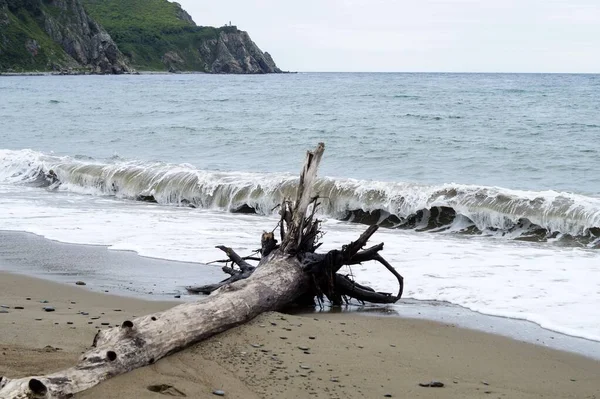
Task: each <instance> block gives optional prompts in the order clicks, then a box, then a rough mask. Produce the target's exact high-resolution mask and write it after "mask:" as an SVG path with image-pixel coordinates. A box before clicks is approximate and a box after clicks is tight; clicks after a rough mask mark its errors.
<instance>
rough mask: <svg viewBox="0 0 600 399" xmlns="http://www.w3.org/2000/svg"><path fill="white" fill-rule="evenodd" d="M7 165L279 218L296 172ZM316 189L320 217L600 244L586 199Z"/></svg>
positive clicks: (386, 188) (88, 162)
mask: <svg viewBox="0 0 600 399" xmlns="http://www.w3.org/2000/svg"><path fill="white" fill-rule="evenodd" d="M0 167H1V169H0V182H4V183H11V184H34V185H37V186H48V187H51V188H53V189H58V190H68V191H73V192H78V193H83V194H91V195H109V196H115V197H118V198H126V199H133V200H142V201H150V202H156V203H158V204H165V205H166V204H170V205H179V206H191V207H197V208H204V209H220V210H226V211H230V212H243V213H258V214H271V213H272V212H274V209H275V208H276V206H277V205H278V204H279V203H280V202H281V200H282V199H283V198H292V197H293V196H294V195H295V189H296V185H297V178H296V177H295V176H292V175H289V174H259V173H245V172H215V171H205V170H198V169H196V168H194V167H193V166H192V165H187V164H180V165H174V164H167V163H162V162H154V163H151V162H141V161H124V160H122V159H120V158H114V159H111V160H109V161H104V162H99V161H94V160H92V159H89V158H84V157H81V156H77V157H75V158H72V157H57V156H52V155H46V154H42V153H39V152H35V151H31V150H22V151H8V150H0ZM51 171H52V172H51ZM52 173H54V174H55V175H56V179H54V178H52V177H51V175H52ZM316 192H317V193H318V194H319V196H321V197H322V200H321V204H322V205H321V213H322V214H324V215H325V216H328V217H333V218H336V219H340V220H347V221H353V222H360V223H367V224H372V223H379V224H381V225H383V226H385V227H390V228H405V229H407V228H408V229H414V230H417V231H432V232H435V231H451V232H461V233H467V234H488V235H494V236H498V237H504V238H510V239H522V240H534V241H560V242H568V243H573V244H577V245H585V246H589V247H595V248H598V247H600V199H598V198H593V197H587V196H583V195H577V194H571V193H559V192H555V191H544V192H536V191H518V190H509V189H503V188H498V187H485V186H473V185H460V184H443V185H420V184H414V183H398V182H377V181H364V180H355V179H334V178H328V177H325V178H320V179H318V181H317V182H316Z"/></svg>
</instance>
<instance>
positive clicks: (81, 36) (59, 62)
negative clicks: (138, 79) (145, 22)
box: [0, 0, 129, 73]
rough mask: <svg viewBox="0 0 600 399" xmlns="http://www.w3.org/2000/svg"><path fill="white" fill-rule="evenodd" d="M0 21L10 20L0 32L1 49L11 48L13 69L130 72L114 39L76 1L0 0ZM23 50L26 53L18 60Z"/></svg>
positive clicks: (4, 23)
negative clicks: (26, 56)
mask: <svg viewBox="0 0 600 399" xmlns="http://www.w3.org/2000/svg"><path fill="white" fill-rule="evenodd" d="M11 16H12V18H11ZM2 25H4V26H8V25H15V26H14V27H13V29H12V30H10V31H9V30H8V28H7V29H6V30H7V31H8V32H9V33H7V34H6V35H4V34H2V35H0V51H2V48H4V49H5V52H6V53H9V52H10V54H9V55H10V56H11V57H10V60H11V61H10V62H12V63H13V64H14V67H15V68H19V67H27V65H30V66H31V68H39V67H40V66H41V67H42V69H46V70H48V69H49V70H52V69H53V70H64V69H71V68H84V69H86V70H88V71H90V72H95V73H123V72H127V71H129V66H128V65H127V62H126V60H125V57H123V55H122V54H121V52H120V51H119V49H118V47H117V45H116V44H115V42H114V41H113V40H112V38H111V37H110V35H109V34H108V33H107V32H106V31H105V30H104V29H103V28H102V27H101V26H99V25H98V24H97V23H96V22H95V21H93V20H92V19H91V18H90V17H89V16H88V15H87V13H86V12H85V10H84V8H83V6H82V5H81V3H80V2H79V0H43V1H42V0H26V1H23V0H14V1H7V0H0V26H2ZM35 25H37V26H35ZM33 26H35V28H33V29H32V27H33ZM37 28H39V29H37ZM3 30H4V29H3ZM0 33H1V32H0ZM48 39H51V41H49V40H48ZM44 43H45V44H44ZM23 49H24V50H26V51H27V53H26V54H27V55H29V56H30V57H31V58H26V59H23V56H22V55H21V53H20V51H21V50H23ZM61 50H62V51H61ZM57 53H60V54H57ZM20 55H21V56H20ZM19 57H21V58H19ZM8 58H9V57H8V56H7V59H8ZM6 62H8V61H6ZM0 66H1V64H0ZM7 66H8V67H9V68H13V65H10V64H9V65H7ZM7 66H4V67H5V68H6V67H7Z"/></svg>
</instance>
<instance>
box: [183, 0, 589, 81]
mask: <svg viewBox="0 0 600 399" xmlns="http://www.w3.org/2000/svg"><path fill="white" fill-rule="evenodd" d="M179 3H180V4H181V5H182V7H183V8H184V9H185V10H187V11H188V12H189V13H190V14H191V15H192V17H193V18H194V21H196V23H197V24H198V25H213V26H221V25H224V24H226V23H228V22H229V21H231V22H232V23H233V24H234V25H237V26H238V28H240V29H242V30H246V31H248V33H249V34H250V36H251V37H252V39H253V40H254V42H255V43H256V44H258V46H259V47H260V48H261V49H262V50H263V51H268V52H269V53H271V55H272V56H273V58H274V59H275V62H276V63H277V64H278V66H279V67H280V68H282V69H284V70H291V71H369V72H371V71H373V72H375V71H381V72H395V71H408V72H410V71H442V72H445V71H448V72H599V73H600V0H479V1H476V0H447V1H443V0H411V1H409V0H405V1H402V0H387V1H383V0H303V1H286V0H255V1H251V0H228V1H223V2H221V1H201V0H179Z"/></svg>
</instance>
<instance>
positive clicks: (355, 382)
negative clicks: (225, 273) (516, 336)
mask: <svg viewBox="0 0 600 399" xmlns="http://www.w3.org/2000/svg"><path fill="white" fill-rule="evenodd" d="M27 297H29V298H31V299H30V300H27V299H26V298H27ZM42 300H47V301H48V302H49V303H47V304H45V303H40V301H42ZM0 305H5V306H8V307H9V309H3V310H7V311H8V313H1V314H0V351H1V352H0V375H5V376H8V377H23V376H28V375H34V374H42V373H46V372H50V371H56V370H58V369H61V368H64V367H67V366H68V365H71V364H73V363H74V362H75V361H76V360H77V358H78V357H79V356H80V354H81V352H83V351H84V350H86V349H87V348H88V346H89V345H90V344H91V342H92V338H93V336H94V334H95V332H96V329H97V328H98V327H100V328H106V327H105V326H102V325H101V324H100V323H110V324H111V325H115V324H118V323H119V322H122V321H123V320H125V319H128V318H131V317H133V316H134V315H141V314H145V313H150V312H154V311H158V310H163V309H166V308H168V307H170V306H173V303H172V302H150V301H142V300H136V299H131V298H123V297H117V296H111V295H106V294H99V293H94V292H90V291H89V290H86V289H85V288H80V287H76V286H65V285H62V284H56V283H52V282H48V281H44V280H38V279H32V278H29V277H23V276H17V275H12V274H6V273H0ZM16 306H17V307H19V306H21V307H23V308H24V309H15V307H16ZM44 306H53V307H55V308H56V311H55V312H50V313H47V312H44V311H43V310H42V308H43V307H44ZM80 312H86V313H89V314H88V315H82V314H81V313H80ZM95 317H100V318H99V319H92V318H95ZM36 319H41V320H36ZM68 322H72V323H73V324H67V323H68ZM90 322H91V323H92V324H88V323H90ZM57 323H58V324H57ZM58 348H60V349H58ZM301 348H308V350H306V349H301ZM432 380H435V381H441V382H443V383H444V384H445V386H444V387H443V388H423V387H420V386H419V385H418V384H419V383H420V382H429V381H432ZM161 384H164V385H169V386H172V387H174V388H171V389H169V390H167V391H166V392H164V394H160V393H155V392H151V391H150V390H148V387H149V386H152V385H161ZM215 389H222V390H224V391H225V397H228V398H243V399H246V398H248V399H252V398H383V397H385V395H388V394H389V395H392V396H391V397H395V398H540V397H543V398H588V399H592V398H600V362H598V361H595V360H591V359H588V358H584V357H581V356H578V355H573V354H569V353H566V352H560V351H554V350H550V349H546V348H542V347H539V346H535V345H531V344H526V343H522V342H518V341H514V340H511V339H508V338H504V337H500V336H496V335H491V334H486V333H482V332H476V331H471V330H465V329H460V328H457V327H455V326H452V325H445V324H439V323H433V322H428V321H422V320H413V319H402V318H391V317H377V316H365V315H359V314H355V313H352V314H349V313H346V314H315V315H305V316H290V315H283V314H279V313H268V314H264V315H262V316H260V317H259V318H257V319H255V320H254V321H252V322H250V323H248V324H246V325H244V326H241V327H238V328H235V329H233V330H230V331H227V332H225V333H223V334H221V335H218V336H216V337H213V338H212V339H209V340H207V341H205V342H202V343H200V344H198V345H196V346H194V347H192V348H189V349H187V350H185V351H183V352H181V353H177V354H175V355H172V356H170V357H168V358H166V359H162V360H160V361H158V362H157V363H156V364H154V365H152V366H149V367H145V368H142V369H138V370H134V371H133V372H131V373H128V374H126V375H123V376H119V377H116V378H113V379H111V380H109V381H106V382H104V383H103V384H101V385H100V386H98V387H95V388H93V389H91V390H89V391H87V392H83V393H81V394H78V395H77V397H78V398H93V399H98V398H155V399H160V398H161V397H165V395H171V396H174V395H175V396H176V395H178V394H179V393H183V394H185V395H186V396H187V397H189V398H215V397H216V396H215V395H213V394H212V392H213V391H214V390H215Z"/></svg>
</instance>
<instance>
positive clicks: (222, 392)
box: [213, 389, 225, 396]
mask: <svg viewBox="0 0 600 399" xmlns="http://www.w3.org/2000/svg"><path fill="white" fill-rule="evenodd" d="M213 395H217V396H225V391H223V390H221V389H217V390H214V391H213Z"/></svg>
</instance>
